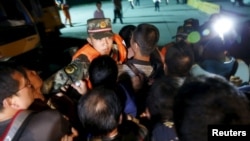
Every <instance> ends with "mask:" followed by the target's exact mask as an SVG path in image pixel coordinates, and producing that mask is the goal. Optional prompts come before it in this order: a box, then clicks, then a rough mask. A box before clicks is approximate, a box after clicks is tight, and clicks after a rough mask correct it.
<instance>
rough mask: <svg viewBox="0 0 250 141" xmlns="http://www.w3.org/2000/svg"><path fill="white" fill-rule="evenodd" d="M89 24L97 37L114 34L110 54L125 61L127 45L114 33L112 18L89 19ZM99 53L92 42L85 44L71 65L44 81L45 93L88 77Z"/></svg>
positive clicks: (74, 56)
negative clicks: (91, 63)
mask: <svg viewBox="0 0 250 141" xmlns="http://www.w3.org/2000/svg"><path fill="white" fill-rule="evenodd" d="M87 24H88V27H87V30H88V33H92V34H93V37H94V38H95V39H101V38H103V37H107V36H113V38H114V45H113V47H112V49H111V53H110V56H111V57H112V58H113V59H114V60H116V61H117V63H118V64H121V63H123V62H124V61H125V60H126V56H127V52H126V47H125V45H124V44H123V43H122V41H123V39H122V38H121V37H120V36H119V35H118V34H114V33H112V28H111V22H110V19H109V18H100V19H89V20H88V21H87ZM99 55H100V54H99V52H97V51H96V50H95V49H94V48H93V47H92V46H91V45H90V44H86V45H84V46H83V47H82V48H81V49H79V50H78V51H77V52H76V53H75V54H74V55H73V59H72V62H71V63H70V64H69V65H67V66H66V67H64V68H62V69H60V70H59V71H58V72H56V73H55V74H54V75H52V76H51V77H49V78H48V79H47V80H45V81H44V86H43V93H44V94H48V93H51V92H52V93H53V92H57V91H58V90H59V89H60V88H61V87H62V86H64V85H67V84H71V83H73V82H76V81H77V80H82V79H88V68H89V65H90V62H91V61H92V60H93V59H94V58H96V57H97V56H99Z"/></svg>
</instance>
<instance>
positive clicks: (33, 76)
mask: <svg viewBox="0 0 250 141" xmlns="http://www.w3.org/2000/svg"><path fill="white" fill-rule="evenodd" d="M25 72H26V74H27V77H28V79H29V80H30V82H31V84H32V86H33V88H34V93H33V94H34V97H35V98H39V99H41V100H45V98H44V96H43V94H42V92H41V88H42V85H43V80H42V79H41V77H40V76H39V75H38V74H37V72H36V71H34V70H29V69H25Z"/></svg>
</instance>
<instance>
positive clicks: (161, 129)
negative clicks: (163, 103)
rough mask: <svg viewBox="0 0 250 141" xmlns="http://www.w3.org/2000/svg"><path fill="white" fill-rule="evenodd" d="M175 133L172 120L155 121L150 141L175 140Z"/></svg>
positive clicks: (176, 138)
mask: <svg viewBox="0 0 250 141" xmlns="http://www.w3.org/2000/svg"><path fill="white" fill-rule="evenodd" d="M176 140H178V137H177V135H176V132H175V129H174V125H173V122H165V123H157V124H156V125H155V126H154V128H153V131H152V137H151V141H176Z"/></svg>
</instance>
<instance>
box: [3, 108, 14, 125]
mask: <svg viewBox="0 0 250 141" xmlns="http://www.w3.org/2000/svg"><path fill="white" fill-rule="evenodd" d="M16 112H17V110H14V109H13V110H7V109H4V110H3V111H1V112H0V122H2V121H5V120H8V119H11V118H12V117H13V116H14V115H15V114H16Z"/></svg>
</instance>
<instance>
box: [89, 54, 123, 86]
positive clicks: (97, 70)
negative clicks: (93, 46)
mask: <svg viewBox="0 0 250 141" xmlns="http://www.w3.org/2000/svg"><path fill="white" fill-rule="evenodd" d="M88 72H89V80H90V82H91V85H92V86H93V87H97V86H101V85H103V86H105V87H108V88H112V87H113V86H114V85H115V84H116V81H117V77H118V67H117V64H116V62H115V60H114V59H112V58H111V57H110V56H108V55H103V56H99V57H97V58H95V59H94V60H93V61H92V62H91V63H90V66H89V71H88Z"/></svg>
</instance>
